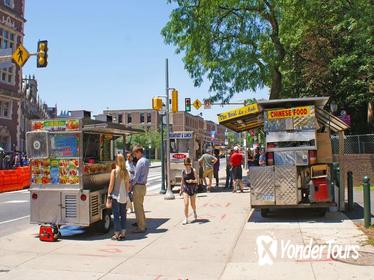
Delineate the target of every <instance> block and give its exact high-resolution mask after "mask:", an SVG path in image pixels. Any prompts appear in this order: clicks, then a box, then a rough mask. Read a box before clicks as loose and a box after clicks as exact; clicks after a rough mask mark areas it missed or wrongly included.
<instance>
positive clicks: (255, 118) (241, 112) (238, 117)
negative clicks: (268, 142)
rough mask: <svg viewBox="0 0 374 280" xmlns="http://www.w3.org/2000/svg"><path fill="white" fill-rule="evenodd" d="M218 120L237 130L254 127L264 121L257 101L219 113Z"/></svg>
mask: <svg viewBox="0 0 374 280" xmlns="http://www.w3.org/2000/svg"><path fill="white" fill-rule="evenodd" d="M218 122H219V124H221V125H223V126H226V127H227V128H229V129H231V130H234V131H236V132H241V131H247V130H250V129H254V128H257V127H260V126H262V125H263V123H264V121H263V118H262V114H261V111H260V108H259V106H258V104H257V103H254V104H250V105H248V106H244V107H241V108H238V109H233V110H230V111H227V112H223V113H221V114H219V115H218Z"/></svg>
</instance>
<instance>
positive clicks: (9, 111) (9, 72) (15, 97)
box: [0, 0, 25, 151]
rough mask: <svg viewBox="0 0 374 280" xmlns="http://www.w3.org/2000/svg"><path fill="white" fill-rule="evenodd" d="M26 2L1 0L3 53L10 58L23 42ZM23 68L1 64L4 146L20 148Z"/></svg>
mask: <svg viewBox="0 0 374 280" xmlns="http://www.w3.org/2000/svg"><path fill="white" fill-rule="evenodd" d="M24 9H25V1H24V0H0V52H1V55H10V54H12V52H13V51H14V50H15V49H16V48H17V46H18V44H20V43H21V42H22V41H23V36H24V33H23V32H24V23H25V18H24ZM21 84H22V69H21V68H20V67H18V66H17V65H15V64H14V63H13V62H12V61H11V59H7V60H1V62H0V146H1V147H2V148H3V149H4V150H6V151H10V150H12V149H20V138H21V137H20V136H21V127H20V122H21V106H20V105H21V104H20V100H21Z"/></svg>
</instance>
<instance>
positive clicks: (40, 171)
mask: <svg viewBox="0 0 374 280" xmlns="http://www.w3.org/2000/svg"><path fill="white" fill-rule="evenodd" d="M31 170H32V181H33V183H35V184H79V160H78V159H69V160H59V159H52V160H49V159H46V160H33V161H32V169H31Z"/></svg>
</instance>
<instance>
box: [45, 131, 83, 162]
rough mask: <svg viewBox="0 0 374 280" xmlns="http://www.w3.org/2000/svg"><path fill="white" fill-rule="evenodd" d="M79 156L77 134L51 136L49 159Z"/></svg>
mask: <svg viewBox="0 0 374 280" xmlns="http://www.w3.org/2000/svg"><path fill="white" fill-rule="evenodd" d="M78 156H79V134H54V135H52V136H51V157H53V158H66V157H78Z"/></svg>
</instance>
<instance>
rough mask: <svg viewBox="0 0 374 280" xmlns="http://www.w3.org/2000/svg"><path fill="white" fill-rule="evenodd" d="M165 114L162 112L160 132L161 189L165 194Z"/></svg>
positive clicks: (161, 192)
mask: <svg viewBox="0 0 374 280" xmlns="http://www.w3.org/2000/svg"><path fill="white" fill-rule="evenodd" d="M163 119H164V114H163V113H162V111H161V113H160V133H161V146H160V147H161V149H160V152H161V155H160V159H161V190H160V194H165V193H166V188H165V153H164V147H165V143H164V120H163Z"/></svg>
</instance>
